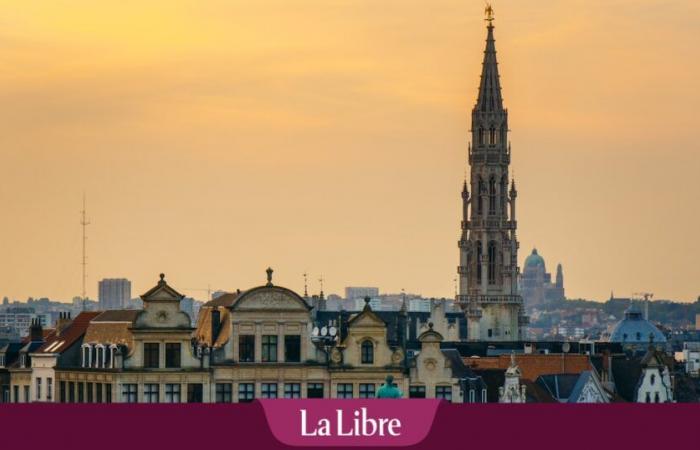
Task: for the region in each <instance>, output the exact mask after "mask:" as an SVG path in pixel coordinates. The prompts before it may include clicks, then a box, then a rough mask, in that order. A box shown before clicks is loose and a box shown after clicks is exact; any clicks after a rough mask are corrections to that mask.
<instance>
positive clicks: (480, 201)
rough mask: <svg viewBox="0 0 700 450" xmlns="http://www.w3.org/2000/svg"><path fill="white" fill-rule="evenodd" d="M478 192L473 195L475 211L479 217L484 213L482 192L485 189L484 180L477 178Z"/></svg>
mask: <svg viewBox="0 0 700 450" xmlns="http://www.w3.org/2000/svg"><path fill="white" fill-rule="evenodd" d="M477 186H478V188H479V189H478V191H477V192H476V193H475V195H476V198H477V203H476V210H477V212H478V213H479V215H481V214H483V213H484V200H483V194H484V190H485V189H486V188H485V186H484V180H482V179H481V177H479V183H478V185H477Z"/></svg>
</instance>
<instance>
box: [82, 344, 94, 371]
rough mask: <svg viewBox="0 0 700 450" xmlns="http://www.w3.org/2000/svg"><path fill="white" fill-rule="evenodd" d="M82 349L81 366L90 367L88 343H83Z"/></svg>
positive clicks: (90, 353)
mask: <svg viewBox="0 0 700 450" xmlns="http://www.w3.org/2000/svg"><path fill="white" fill-rule="evenodd" d="M82 350H83V361H82V366H83V367H90V363H91V361H90V360H91V358H92V351H91V348H90V344H83V347H82Z"/></svg>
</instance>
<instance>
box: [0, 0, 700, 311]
mask: <svg viewBox="0 0 700 450" xmlns="http://www.w3.org/2000/svg"><path fill="white" fill-rule="evenodd" d="M590 3H591V2H582V1H575V2H557V3H553V4H547V5H539V4H528V5H522V4H520V3H518V2H513V1H499V2H498V3H496V4H494V8H495V9H496V15H497V16H496V17H497V19H496V40H497V44H498V51H499V60H500V63H501V65H500V67H499V68H500V70H501V77H502V78H501V82H502V85H503V86H504V94H505V105H506V107H507V108H508V109H509V111H510V121H511V128H512V135H511V140H512V143H513V163H512V167H513V169H514V172H515V178H516V182H517V185H518V191H519V197H518V202H519V203H518V215H519V217H518V239H519V241H520V244H521V247H520V253H519V258H518V259H519V261H518V262H519V265H520V267H521V270H522V264H523V260H524V258H525V257H526V256H527V255H528V254H529V253H530V251H531V250H532V248H533V247H537V248H538V250H539V251H540V252H541V254H542V255H543V256H544V258H545V259H546V260H547V262H548V264H549V267H548V268H549V270H552V269H553V268H554V267H555V266H556V263H559V262H561V263H562V264H563V266H564V271H565V275H566V285H567V296H568V297H570V298H577V297H583V298H591V299H596V300H604V299H606V298H607V297H608V296H609V294H610V291H611V290H613V291H614V292H615V293H616V294H618V295H621V296H627V295H631V294H632V293H633V292H640V291H651V292H654V293H655V294H656V295H655V298H669V299H673V300H681V301H694V300H695V299H696V298H697V296H698V295H700V287H698V285H697V280H698V279H700V267H698V264H697V263H696V258H695V255H696V254H697V253H698V252H700V243H699V242H698V239H696V238H695V233H694V230H695V228H697V222H698V218H699V217H700V216H699V213H698V208H697V207H695V205H696V204H697V201H698V198H699V197H700V195H699V194H700V192H699V188H698V184H697V179H696V174H697V173H698V169H700V158H699V157H698V153H697V143H696V139H695V138H694V135H693V131H694V128H697V125H698V123H697V120H698V119H697V116H695V115H694V114H693V112H694V109H695V108H694V106H697V105H698V104H700V93H699V92H698V90H697V89H693V87H694V86H695V85H694V83H695V82H696V81H695V80H697V79H698V78H699V76H700V62H698V61H699V60H700V58H698V57H697V56H698V50H697V48H695V46H694V42H697V38H699V37H700V31H698V30H697V29H696V27H695V23H697V19H698V17H699V16H700V7H699V6H698V5H697V4H694V3H693V2H690V1H680V2H675V3H674V4H672V5H668V4H666V2H661V1H655V0H654V1H651V0H650V1H647V2H644V3H643V4H640V2H632V1H629V0H622V1H617V2H612V3H611V2H606V3H605V8H602V7H601V6H599V5H591V4H590ZM214 4H215V2H210V3H209V4H208V5H206V6H197V5H196V4H195V3H192V4H186V6H179V7H175V6H170V7H166V6H165V4H157V5H156V4H154V5H153V6H148V7H141V6H139V7H136V6H134V5H120V8H119V10H111V9H109V7H107V6H104V5H93V4H87V3H86V5H85V8H82V9H81V11H79V12H78V11H75V10H70V11H68V10H63V9H61V8H60V7H54V6H46V5H41V7H38V6H36V4H35V3H32V2H28V3H27V4H23V5H21V6H17V5H15V6H11V7H9V8H7V9H6V10H5V11H3V12H2V13H0V18H4V20H3V22H7V25H8V27H7V28H6V29H5V30H4V31H3V32H2V35H1V36H2V39H3V41H4V44H3V46H2V47H0V54H2V55H3V59H4V61H6V63H5V64H7V66H6V67H5V70H3V71H2V72H0V95H2V96H3V98H5V99H6V104H11V105H13V106H12V108H8V110H6V111H4V112H3V113H2V119H3V120H2V121H0V123H1V125H0V130H1V131H2V133H0V165H1V166H3V167H11V168H12V169H13V170H11V171H9V172H8V173H6V174H5V175H4V178H5V179H4V181H3V183H2V187H1V188H0V205H1V206H2V210H3V211H4V212H5V214H4V216H5V220H4V221H3V225H2V226H1V227H0V229H1V230H2V233H0V249H2V250H3V251H2V254H1V256H2V260H1V261H0V296H5V295H6V296H8V297H10V298H18V299H25V298H26V297H27V296H34V297H37V296H48V297H51V298H61V299H65V300H68V299H70V298H72V297H73V296H76V295H79V294H80V290H81V267H80V251H81V250H80V248H81V247H80V246H81V234H80V233H81V231H80V225H79V211H80V209H81V202H82V193H83V191H85V192H86V193H87V209H88V217H89V219H90V221H91V225H90V226H89V228H88V241H87V245H88V295H89V296H90V297H91V298H96V291H97V281H98V280H100V279H102V278H110V277H114V276H125V277H126V278H129V279H130V280H132V281H133V284H134V290H135V294H139V293H141V292H143V291H144V290H145V289H143V288H144V287H148V286H150V285H151V284H152V279H153V278H154V277H155V276H156V275H157V274H158V273H160V272H165V273H166V274H167V276H168V279H169V280H171V282H172V284H173V286H175V287H176V288H196V289H206V288H208V287H209V286H211V289H212V290H217V289H224V290H235V289H236V288H240V289H247V288H250V287H252V286H256V285H261V284H263V283H264V280H265V274H264V269H265V268H266V267H268V266H272V267H273V268H274V269H275V280H277V282H278V283H279V284H281V285H286V286H289V287H291V288H293V289H295V290H296V291H298V292H302V291H303V275H302V274H303V273H304V272H308V273H309V274H310V275H311V276H310V278H309V279H310V292H312V293H316V292H317V291H318V278H319V277H320V276H323V278H324V290H325V291H326V292H336V293H340V292H341V291H342V288H343V287H345V286H352V285H371V286H379V287H380V288H382V290H383V291H391V292H399V291H400V290H401V289H402V288H403V289H406V291H409V292H418V293H421V294H423V295H425V296H428V297H430V296H435V297H442V296H445V297H451V296H452V295H453V292H454V278H455V268H456V266H457V265H458V255H457V252H456V250H455V245H456V241H457V239H458V238H459V229H458V227H457V226H455V224H458V223H459V218H460V213H461V211H460V197H459V192H460V190H461V185H462V182H463V179H464V171H465V169H466V167H467V166H466V151H467V150H466V149H467V140H468V137H469V133H468V128H469V126H468V124H469V111H470V110H471V108H472V107H473V102H474V98H475V94H476V91H477V87H478V81H479V80H478V76H477V74H478V73H479V72H480V67H481V60H482V57H483V41H484V22H483V16H482V15H481V14H479V8H474V7H473V6H474V5H468V4H462V3H461V2H457V1H442V2H437V3H435V4H434V5H432V8H433V9H431V16H430V17H431V20H430V21H426V20H425V16H424V12H425V11H424V8H426V7H427V6H426V5H421V4H419V3H414V2H408V3H406V4H403V3H402V4H401V5H399V4H396V5H393V4H392V5H383V8H382V9H381V10H377V9H376V8H374V7H372V6H371V5H370V4H369V3H362V2H360V3H357V4H354V5H348V4H337V5H333V6H328V5H326V6H324V3H319V2H301V3H299V4H296V5H295V6H290V5H288V4H285V3H284V2H274V1H272V2H264V3H263V4H261V5H247V6H245V5H242V4H240V3H234V4H231V5H225V4H219V5H217V6H216V7H214V6H213V5H214ZM37 8H40V9H41V12H42V14H34V13H36V12H37V11H36V10H37ZM53 8H56V9H55V10H52V9H53ZM135 12H139V13H140V14H142V15H139V18H136V16H135V15H134V13H135ZM52 13H54V14H52ZM348 14H349V15H350V16H351V17H352V19H351V20H346V19H345V18H344V17H345V16H347V15H348ZM375 16H376V17H375ZM156 19H157V20H156ZM156 22H157V23H159V24H160V25H159V26H157V27H153V24H154V23H156ZM387 24H389V25H387ZM222 43H223V44H224V45H221V44H222ZM669 77H672V79H671V80H669ZM671 226H672V227H673V232H672V233H669V231H670V229H669V227H671ZM669 235H670V236H669ZM667 236H668V237H667ZM182 290H183V292H184V293H187V294H190V295H191V294H192V292H188V291H187V289H182ZM195 296H196V295H195Z"/></svg>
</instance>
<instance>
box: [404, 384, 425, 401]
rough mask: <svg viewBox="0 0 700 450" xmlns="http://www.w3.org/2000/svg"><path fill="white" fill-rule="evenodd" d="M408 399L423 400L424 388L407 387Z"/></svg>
mask: <svg viewBox="0 0 700 450" xmlns="http://www.w3.org/2000/svg"><path fill="white" fill-rule="evenodd" d="M408 398H425V386H409V388H408Z"/></svg>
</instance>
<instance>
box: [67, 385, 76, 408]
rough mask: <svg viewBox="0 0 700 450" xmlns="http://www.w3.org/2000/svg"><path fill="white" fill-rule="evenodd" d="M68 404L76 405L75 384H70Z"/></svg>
mask: <svg viewBox="0 0 700 450" xmlns="http://www.w3.org/2000/svg"><path fill="white" fill-rule="evenodd" d="M68 402H69V403H75V382H73V381H70V382H69V383H68Z"/></svg>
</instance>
